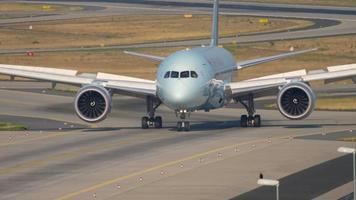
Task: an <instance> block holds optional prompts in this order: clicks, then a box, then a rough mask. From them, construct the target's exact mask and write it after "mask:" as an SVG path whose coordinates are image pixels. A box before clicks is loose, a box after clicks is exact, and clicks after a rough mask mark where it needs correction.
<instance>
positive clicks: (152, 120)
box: [141, 96, 162, 129]
mask: <svg viewBox="0 0 356 200" xmlns="http://www.w3.org/2000/svg"><path fill="white" fill-rule="evenodd" d="M146 104H147V115H148V116H144V117H142V119H141V127H142V129H148V128H149V127H154V128H162V117H160V116H155V112H156V109H157V108H158V107H159V106H160V105H161V101H160V100H158V99H157V98H154V97H152V96H147V97H146Z"/></svg>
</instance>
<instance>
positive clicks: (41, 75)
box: [0, 64, 156, 96]
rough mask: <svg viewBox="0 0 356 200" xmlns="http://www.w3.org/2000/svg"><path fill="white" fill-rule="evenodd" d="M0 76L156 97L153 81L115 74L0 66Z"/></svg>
mask: <svg viewBox="0 0 356 200" xmlns="http://www.w3.org/2000/svg"><path fill="white" fill-rule="evenodd" d="M0 74H3V75H9V76H14V77H24V78H29V79H35V80H44V81H49V82H55V83H64V84H69V85H77V86H82V85H89V84H96V85H101V86H103V87H106V88H108V89H112V90H113V91H114V92H116V93H122V94H129V95H138V96H140V95H142V96H145V95H153V96H154V95H156V83H155V81H151V80H146V79H140V78H134V77H129V76H120V75H115V74H107V73H100V72H99V73H96V74H79V73H78V71H76V70H67V69H56V68H46V67H30V66H19V65H1V64H0Z"/></svg>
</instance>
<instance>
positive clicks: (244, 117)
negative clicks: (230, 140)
mask: <svg viewBox="0 0 356 200" xmlns="http://www.w3.org/2000/svg"><path fill="white" fill-rule="evenodd" d="M240 124H241V127H247V115H241V120H240Z"/></svg>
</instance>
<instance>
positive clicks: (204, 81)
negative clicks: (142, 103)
mask: <svg viewBox="0 0 356 200" xmlns="http://www.w3.org/2000/svg"><path fill="white" fill-rule="evenodd" d="M235 68H236V60H235V58H234V57H233V56H232V55H231V53H230V52H228V51H227V50H225V49H223V48H219V47H199V48H194V49H187V50H182V51H178V52H176V53H174V54H172V55H170V56H168V57H167V58H166V59H165V60H164V61H163V62H162V63H161V64H160V66H159V69H158V71H157V95H158V97H159V98H160V100H161V101H162V102H163V103H164V104H165V105H167V106H168V107H170V108H171V109H173V110H189V111H193V110H210V109H216V108H220V107H222V106H223V105H224V104H225V100H226V97H225V92H224V89H225V87H224V86H225V84H226V83H229V82H231V80H232V78H233V75H234V73H233V72H234V69H235Z"/></svg>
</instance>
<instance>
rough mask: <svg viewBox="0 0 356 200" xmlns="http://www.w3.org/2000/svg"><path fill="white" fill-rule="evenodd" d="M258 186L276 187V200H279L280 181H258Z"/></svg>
mask: <svg viewBox="0 0 356 200" xmlns="http://www.w3.org/2000/svg"><path fill="white" fill-rule="evenodd" d="M257 184H258V185H263V186H276V199H277V200H279V181H277V180H270V179H258V181H257Z"/></svg>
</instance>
